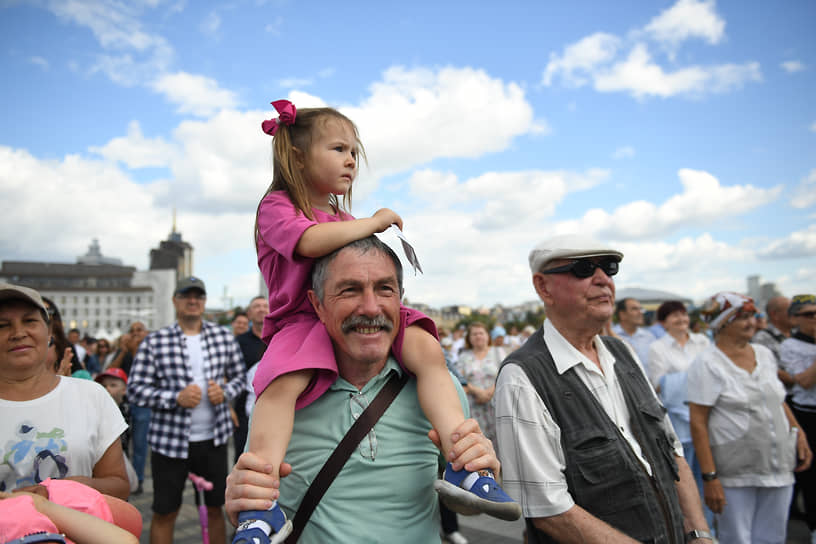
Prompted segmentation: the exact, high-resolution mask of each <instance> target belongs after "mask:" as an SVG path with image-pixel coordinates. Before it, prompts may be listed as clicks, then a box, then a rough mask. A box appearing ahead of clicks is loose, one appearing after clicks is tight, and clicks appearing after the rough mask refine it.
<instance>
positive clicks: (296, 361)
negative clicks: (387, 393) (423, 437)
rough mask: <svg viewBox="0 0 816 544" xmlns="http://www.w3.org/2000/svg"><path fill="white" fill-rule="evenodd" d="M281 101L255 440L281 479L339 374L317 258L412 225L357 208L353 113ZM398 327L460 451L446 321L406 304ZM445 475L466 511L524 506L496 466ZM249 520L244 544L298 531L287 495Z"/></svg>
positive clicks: (265, 247)
mask: <svg viewBox="0 0 816 544" xmlns="http://www.w3.org/2000/svg"><path fill="white" fill-rule="evenodd" d="M272 104H273V106H274V107H275V109H276V110H277V111H278V112H279V114H280V115H279V117H278V118H277V119H273V120H269V121H264V123H263V124H262V128H263V130H264V132H266V133H267V134H269V135H271V136H273V137H274V140H273V150H274V151H273V175H272V185H271V186H270V187H269V189H268V190H267V191H266V194H265V195H264V197H263V199H262V200H261V202H260V204H259V205H258V211H257V215H256V227H255V243H256V248H257V251H258V266H259V267H260V270H261V273H262V274H263V277H264V280H265V281H266V285H267V287H268V288H269V314H267V316H266V318H265V320H264V327H263V333H262V336H263V340H264V341H265V342H266V343H267V344H268V347H267V350H266V352H265V353H264V356H263V358H262V359H261V362H260V365H259V366H258V371H257V373H256V375H255V379H254V381H253V387H254V389H255V392H256V395H257V402H256V404H255V409H254V412H253V417H252V426H251V428H250V433H249V450H250V451H252V452H254V453H257V454H259V455H260V456H261V457H262V458H264V459H265V460H267V461H268V462H269V464H270V465H271V466H272V467H273V469H274V475H275V476H276V477H277V476H278V473H277V471H278V468H279V467H280V464H281V462H282V461H283V459H284V455H285V453H286V448H287V446H288V444H289V440H290V438H291V436H292V426H293V424H294V411H295V410H296V409H300V408H302V407H304V406H307V405H309V404H310V403H312V402H313V401H315V400H316V399H317V398H319V397H320V396H321V395H322V394H323V393H324V392H326V390H327V389H328V388H329V386H330V385H331V384H332V383H334V381H335V379H336V378H337V364H336V362H335V358H334V349H333V347H332V343H331V339H330V338H329V336H328V333H327V332H326V328H325V326H324V325H323V324H322V323H321V322H320V320H319V319H318V317H317V314H316V313H315V311H314V308H313V307H312V305H311V303H310V301H309V299H308V296H307V292H308V290H309V289H310V283H311V272H312V265H313V261H314V259H316V258H318V257H322V256H324V255H327V254H329V253H331V252H332V251H334V250H336V249H338V248H341V247H343V246H345V245H346V244H348V243H349V242H353V241H354V240H359V239H361V238H365V237H367V236H370V235H372V234H374V233H378V232H383V231H384V230H386V229H387V228H388V227H389V226H390V225H392V224H395V225H397V226H398V227H400V228H402V219H401V218H400V216H399V215H397V214H396V213H395V212H393V211H392V210H389V209H387V208H383V209H380V210H378V211H377V212H376V213H374V215H372V216H371V217H366V218H362V219H355V218H354V217H353V216H351V215H350V214H349V213H347V212H346V211H345V210H346V209H348V208H350V205H351V189H352V184H353V182H354V179H355V178H356V176H357V172H358V165H359V160H360V158H361V157H363V156H364V151H363V146H362V143H361V142H360V138H359V135H358V132H357V127H356V126H355V125H354V123H353V122H352V121H351V120H350V119H348V118H347V117H346V116H345V115H343V114H342V113H340V112H339V111H337V110H335V109H332V108H308V109H301V110H297V109H296V108H295V106H294V104H292V103H291V102H289V101H287V100H278V101H275V102H273V103H272ZM341 196H342V203H341V201H340V198H339V197H341ZM395 325H397V324H395ZM397 328H398V333H397V337H396V339H395V340H394V343H393V346H392V353H393V354H394V356H395V357H396V358H397V360H398V361H399V363H400V364H401V365H402V366H403V368H405V369H407V370H408V371H409V372H411V373H412V374H414V375H415V376H416V379H417V392H418V397H419V401H420V404H421V406H422V410H423V411H424V413H425V415H426V417H427V418H428V420H429V421H430V422H431V425H433V427H434V428H435V429H436V430H437V431H438V432H439V436H440V437H441V440H442V451H443V453H444V454H445V456H446V458H448V455H449V454H450V453H451V448H452V440H451V435H452V433H453V431H454V429H456V427H457V426H459V425H460V424H461V423H462V422H463V421H464V414H463V412H462V407H461V405H460V403H459V397H458V395H457V393H456V389H455V387H454V384H453V381H452V380H451V378H450V374H448V370H447V367H446V365H445V359H444V356H443V354H442V350H441V347H440V345H439V342H438V341H437V339H436V327H435V325H434V323H433V321H432V320H431V319H430V318H428V317H427V316H425V315H423V314H422V313H420V312H417V311H415V310H412V309H409V308H405V307H401V308H400V323H399V324H398V326H397ZM272 421H274V422H275V424H274V425H270V423H269V422H272ZM443 482H444V483H442V485H441V486H438V487H440V494H442V496H443V498H444V499H445V500H446V502H448V503H454V507H455V505H459V509H460V510H463V511H469V512H471V513H472V512H475V511H478V512H484V513H488V514H492V515H495V516H497V517H502V518H505V519H506V518H512V519H516V518H517V517H518V516H519V514H520V511H519V507H518V505H517V504H516V503H514V502H513V501H512V499H510V497H508V496H507V495H506V494H505V493H504V491H503V490H502V489H501V488H500V487H499V486H498V484H496V482H495V480H494V479H493V477H492V475H491V474H483V473H468V472H466V471H464V470H460V471H453V470H452V469H451V467H450V465H448V467H447V468H446V470H445V476H444V480H443ZM238 519H239V521H240V525H239V527H238V531H237V533H236V535H235V539H234V540H233V544H238V543H240V542H264V543H265V542H271V543H273V544H274V543H277V542H283V540H284V539H285V537H286V536H287V535H288V534H289V532H291V522H289V521H287V520H286V517H285V515H284V514H283V511H282V510H281V509H280V507H279V506H278V504H277V503H275V504H274V505H273V506H272V508H271V509H270V510H268V511H265V512H257V511H249V512H242V513H241V514H240V515H239V518H238ZM255 538H257V539H258V540H257V541H255V540H253V539H255Z"/></svg>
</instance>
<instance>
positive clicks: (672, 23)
mask: <svg viewBox="0 0 816 544" xmlns="http://www.w3.org/2000/svg"><path fill="white" fill-rule="evenodd" d="M644 30H645V31H646V33H648V34H649V35H651V36H652V38H653V39H655V40H656V41H658V42H663V43H666V44H668V45H670V46H677V45H678V44H680V43H681V42H683V41H685V40H688V39H690V38H700V39H703V40H705V41H707V42H708V43H710V44H712V45H714V44H717V43H719V42H720V40H722V38H723V36H724V35H725V21H724V20H723V19H722V17H720V16H719V15H718V14H717V12H716V10H715V5H714V0H678V2H677V3H675V4H674V5H673V6H672V7H670V8H668V9H666V10H664V11H663V12H662V13H660V15H658V16H657V17H655V18H653V19H652V20H651V21H649V23H648V24H647V25H646V26H645V28H644Z"/></svg>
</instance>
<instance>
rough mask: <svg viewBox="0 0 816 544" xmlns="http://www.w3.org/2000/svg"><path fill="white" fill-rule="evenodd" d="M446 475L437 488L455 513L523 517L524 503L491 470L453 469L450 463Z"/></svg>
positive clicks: (436, 485)
mask: <svg viewBox="0 0 816 544" xmlns="http://www.w3.org/2000/svg"><path fill="white" fill-rule="evenodd" d="M442 478H443V479H441V480H437V481H436V482H435V483H434V489H436V492H437V493H439V497H440V498H441V499H442V501H443V502H444V503H445V506H447V507H448V508H450V509H451V510H453V511H454V512H457V513H459V514H464V515H466V516H473V515H476V514H487V515H489V516H493V517H494V518H499V519H503V520H506V521H515V520H517V519H519V518H520V517H521V506H519V505H518V503H517V502H516V501H514V500H513V499H511V498H510V496H509V495H508V494H507V493H505V492H504V490H503V489H502V488H501V486H500V485H499V484H498V483H497V482H496V480H495V478H493V474H492V473H491V472H490V471H489V470H480V471H479V472H468V471H466V470H464V469H462V470H453V468H451V464H450V463H448V465H447V466H446V467H445V474H444V475H443V476H442Z"/></svg>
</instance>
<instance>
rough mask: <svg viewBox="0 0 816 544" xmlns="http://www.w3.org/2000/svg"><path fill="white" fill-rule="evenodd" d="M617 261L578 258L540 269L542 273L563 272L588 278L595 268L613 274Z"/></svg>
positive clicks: (616, 271)
mask: <svg viewBox="0 0 816 544" xmlns="http://www.w3.org/2000/svg"><path fill="white" fill-rule="evenodd" d="M619 264H620V263H619V261H618V260H617V259H601V261H600V262H597V263H596V262H595V261H591V260H589V259H578V260H577V261H573V262H571V263H570V264H565V265H564V266H556V267H555V268H548V269H547V270H541V273H542V274H562V273H565V272H570V273H572V275H573V276H575V277H576V278H582V279H583V278H588V277H590V276H592V275H593V274H595V269H596V268H600V269H601V270H603V273H604V274H606V275H607V276H610V277H611V276H614V275H615V274H617V273H618V265H619Z"/></svg>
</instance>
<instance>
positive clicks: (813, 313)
mask: <svg viewBox="0 0 816 544" xmlns="http://www.w3.org/2000/svg"><path fill="white" fill-rule="evenodd" d="M794 315H795V316H796V317H807V318H808V319H813V318H814V317H816V310H813V311H810V312H799V313H798V314H794Z"/></svg>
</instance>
